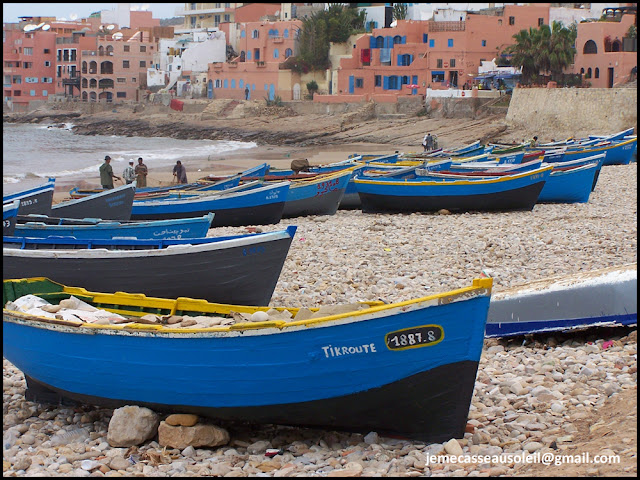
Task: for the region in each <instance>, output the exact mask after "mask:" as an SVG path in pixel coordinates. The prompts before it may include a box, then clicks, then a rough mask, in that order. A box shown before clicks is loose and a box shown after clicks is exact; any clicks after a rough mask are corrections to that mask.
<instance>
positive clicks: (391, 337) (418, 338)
mask: <svg viewBox="0 0 640 480" xmlns="http://www.w3.org/2000/svg"><path fill="white" fill-rule="evenodd" d="M384 339H385V343H386V344H387V348H388V349H389V350H406V349H408V348H419V347H429V346H431V345H435V344H436V343H439V342H441V341H442V340H443V339H444V330H443V328H442V327H441V326H440V325H422V326H420V327H413V328H405V329H404V330H396V331H395V332H391V333H387V334H386V335H385V337H384Z"/></svg>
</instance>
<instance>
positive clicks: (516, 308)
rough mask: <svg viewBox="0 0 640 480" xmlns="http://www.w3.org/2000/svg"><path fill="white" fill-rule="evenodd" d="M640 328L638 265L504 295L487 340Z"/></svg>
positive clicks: (499, 295) (494, 304)
mask: <svg viewBox="0 0 640 480" xmlns="http://www.w3.org/2000/svg"><path fill="white" fill-rule="evenodd" d="M637 323H638V264H637V263H634V264H631V265H624V266H620V267H609V268H604V269H600V270H593V271H587V272H579V273H577V274H573V275H567V276H556V277H550V278H547V279H544V280H539V281H534V282H530V283H528V284H526V285H520V286H516V287H512V288H508V289H506V290H502V291H500V292H495V293H494V294H493V296H492V298H491V305H490V306H489V318H488V320H487V330H486V335H487V337H508V336H513V335H524V334H530V333H543V332H555V331H569V330H574V329H584V328H588V327H608V326H617V325H618V326H619V325H636V324H637Z"/></svg>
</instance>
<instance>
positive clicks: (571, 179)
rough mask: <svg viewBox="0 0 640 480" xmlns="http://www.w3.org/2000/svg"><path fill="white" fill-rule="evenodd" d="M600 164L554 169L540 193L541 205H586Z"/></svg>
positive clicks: (539, 200)
mask: <svg viewBox="0 0 640 480" xmlns="http://www.w3.org/2000/svg"><path fill="white" fill-rule="evenodd" d="M597 170H598V162H593V163H589V164H587V165H582V166H578V167H569V168H562V169H555V168H554V169H553V170H552V171H551V175H549V178H547V181H546V182H545V184H544V187H543V188H542V191H541V192H540V196H539V197H538V202H539V203H586V202H588V201H589V195H591V191H592V186H593V183H594V181H595V176H596V172H597Z"/></svg>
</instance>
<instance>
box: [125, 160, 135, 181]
mask: <svg viewBox="0 0 640 480" xmlns="http://www.w3.org/2000/svg"><path fill="white" fill-rule="evenodd" d="M122 178H124V181H125V182H127V185H129V184H130V183H133V181H134V180H135V179H136V174H135V172H134V170H133V160H129V166H128V167H127V168H125V169H124V172H122Z"/></svg>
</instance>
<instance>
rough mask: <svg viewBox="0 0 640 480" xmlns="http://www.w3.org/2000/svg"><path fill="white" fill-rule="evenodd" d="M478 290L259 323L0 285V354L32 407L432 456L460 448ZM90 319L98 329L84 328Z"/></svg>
mask: <svg viewBox="0 0 640 480" xmlns="http://www.w3.org/2000/svg"><path fill="white" fill-rule="evenodd" d="M491 289H492V279H491V278H482V279H476V280H474V281H473V284H472V285H471V286H467V287H463V288H459V289H456V290H452V291H448V292H444V293H440V294H435V295H430V296H427V297H422V298H416V299H413V300H408V301H403V302H398V303H390V304H384V303H382V302H371V303H358V304H352V305H348V306H324V307H319V308H310V309H308V308H272V309H270V308H269V307H248V306H238V305H221V304H213V303H208V302H206V301H204V300H197V299H191V298H178V299H177V300H168V299H161V298H152V297H146V296H145V295H142V294H135V293H123V292H117V293H115V294H103V293H96V292H91V291H87V290H85V289H84V288H76V287H68V286H64V285H62V284H59V283H56V282H53V281H51V280H48V279H46V278H42V277H41V278H29V279H12V280H5V281H4V282H3V303H4V308H3V354H4V357H5V358H6V359H7V360H9V361H10V362H11V363H13V364H14V365H15V366H16V367H17V368H19V369H20V370H21V371H22V372H23V373H24V375H25V378H26V381H27V393H26V394H27V398H28V399H30V400H32V401H47V402H57V401H62V399H69V400H73V401H76V402H83V403H88V404H94V405H104V406H108V407H117V406H122V405H131V404H135V405H141V406H147V407H149V408H152V409H155V410H158V411H174V412H175V411H178V412H191V413H196V414H201V415H207V416H210V417H214V418H218V419H225V420H241V421H251V422H257V423H270V424H271V423H275V424H282V425H297V426H310V427H323V428H332V429H339V430H347V431H357V432H362V433H367V432H370V431H372V430H375V431H377V432H379V433H384V434H396V435H402V436H406V437H410V438H416V439H420V440H422V441H426V442H444V441H447V440H448V439H450V438H462V436H463V435H464V431H465V426H466V421H467V416H468V413H469V406H470V402H471V398H472V395H473V389H474V382H475V378H476V373H477V368H478V362H479V360H480V355H481V352H482V347H483V340H484V334H485V324H486V321H487V314H488V310H489V302H490V297H491ZM28 295H31V296H28ZM25 302H26V305H24V303H25ZM69 302H71V306H78V305H79V306H81V307H82V310H79V311H78V310H76V312H77V315H78V316H79V318H78V317H75V316H74V317H66V316H65V315H66V314H65V313H64V312H63V305H64V306H65V308H66V306H67V304H68V303H69ZM38 303H41V304H45V305H44V306H42V307H41V310H40V311H42V313H37V312H38V311H36V310H33V308H35V306H36V305H37V304H38ZM47 303H48V304H49V305H48V306H47V305H46V304H47ZM91 308H93V309H94V310H98V311H102V312H106V314H105V315H106V316H102V317H99V320H97V321H93V322H92V321H90V319H88V317H87V315H89V312H88V310H90V309H91ZM22 309H26V310H27V312H24V311H21V310H22ZM151 314H153V316H152V317H150V315H151ZM117 315H120V316H121V317H124V318H123V319H119V320H116V321H118V322H125V323H120V324H111V323H109V322H110V320H111V317H116V316H117ZM149 318H151V320H149ZM176 318H178V319H180V320H179V321H180V325H181V326H180V327H179V328H176V327H178V324H177V323H176V322H177V321H178V320H176ZM153 319H157V320H156V321H154V320H153ZM234 319H239V320H240V321H239V322H235V323H234ZM145 322H146V323H145ZM183 325H190V326H186V327H183ZM25 339H28V341H26V340H25Z"/></svg>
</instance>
